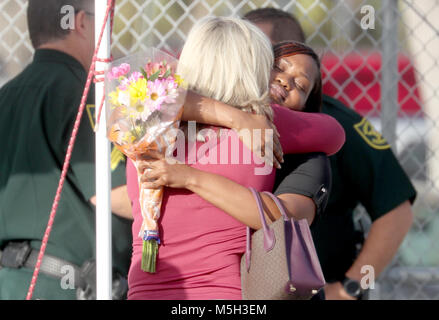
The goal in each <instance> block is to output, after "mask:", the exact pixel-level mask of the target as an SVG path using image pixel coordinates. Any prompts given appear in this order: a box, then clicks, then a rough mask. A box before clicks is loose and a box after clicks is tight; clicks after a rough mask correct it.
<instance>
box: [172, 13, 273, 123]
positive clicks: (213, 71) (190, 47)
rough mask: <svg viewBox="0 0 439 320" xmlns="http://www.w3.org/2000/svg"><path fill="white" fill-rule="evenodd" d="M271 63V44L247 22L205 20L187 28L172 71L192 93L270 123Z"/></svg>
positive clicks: (216, 19) (234, 19) (213, 18)
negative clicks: (186, 84)
mask: <svg viewBox="0 0 439 320" xmlns="http://www.w3.org/2000/svg"><path fill="white" fill-rule="evenodd" d="M273 60H274V57H273V51H272V48H271V43H270V41H269V40H268V38H267V37H266V36H265V34H264V33H263V32H262V31H260V30H259V28H258V27H256V26H255V25H253V24H252V23H250V22H248V21H245V20H242V19H238V18H226V17H208V18H205V19H203V20H201V21H199V22H198V23H196V24H195V25H194V26H193V28H192V29H191V31H190V33H189V35H188V38H187V41H186V43H185V45H184V47H183V51H182V52H181V55H180V61H179V64H178V69H177V72H178V73H179V74H180V75H181V76H182V77H183V79H184V80H185V81H186V82H187V83H188V85H189V88H190V89H191V90H193V91H195V92H197V93H199V94H201V95H203V96H206V97H210V98H213V99H215V100H219V101H222V102H224V103H227V104H229V105H232V106H235V107H237V108H240V109H243V110H245V111H253V112H255V113H257V114H265V115H266V116H267V117H268V118H269V119H270V120H272V118H273V111H272V110H271V108H270V105H269V102H270V100H269V84H270V72H271V69H272V66H273Z"/></svg>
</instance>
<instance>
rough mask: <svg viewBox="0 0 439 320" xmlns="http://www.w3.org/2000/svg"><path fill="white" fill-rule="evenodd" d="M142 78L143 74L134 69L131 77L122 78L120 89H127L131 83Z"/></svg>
mask: <svg viewBox="0 0 439 320" xmlns="http://www.w3.org/2000/svg"><path fill="white" fill-rule="evenodd" d="M141 78H143V75H142V74H141V73H140V72H138V71H134V72H133V73H132V74H131V76H130V77H129V78H124V79H122V81H121V82H120V85H119V87H118V88H119V90H122V91H125V90H127V89H128V86H129V85H130V84H131V83H135V82H137V80H139V79H141Z"/></svg>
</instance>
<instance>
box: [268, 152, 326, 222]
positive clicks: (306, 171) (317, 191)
mask: <svg viewBox="0 0 439 320" xmlns="http://www.w3.org/2000/svg"><path fill="white" fill-rule="evenodd" d="M279 180H280V181H279ZM277 184H279V185H278V186H277V188H276V189H275V192H274V194H275V195H280V194H285V193H292V194H300V195H303V196H306V197H309V198H311V199H312V200H313V201H314V203H315V205H316V208H317V213H318V214H321V213H322V212H323V211H324V210H325V208H326V204H327V203H328V198H329V193H330V189H331V166H330V163H329V159H328V157H327V156H326V155H325V154H323V153H312V154H305V155H287V156H286V157H285V162H284V168H283V169H281V170H278V172H277V175H276V185H277Z"/></svg>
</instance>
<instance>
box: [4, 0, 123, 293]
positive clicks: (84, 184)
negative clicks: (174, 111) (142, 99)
mask: <svg viewBox="0 0 439 320" xmlns="http://www.w3.org/2000/svg"><path fill="white" fill-rule="evenodd" d="M65 5H70V6H73V7H74V9H75V12H74V16H73V17H72V18H73V19H74V28H72V29H63V28H62V27H61V24H60V20H61V19H62V16H63V15H62V13H61V8H62V7H63V6H65ZM93 16H94V1H89V0H30V1H29V6H28V10H27V19H28V27H29V34H30V38H31V41H32V45H33V47H34V48H35V49H36V51H35V55H34V59H33V62H32V63H31V64H30V65H28V66H27V67H26V68H25V69H24V71H23V72H21V73H20V74H19V75H18V76H17V77H15V78H14V79H12V80H11V81H9V82H8V83H7V84H6V85H5V86H4V87H3V88H1V89H0V136H1V137H2V155H1V157H0V172H1V174H0V251H1V259H0V263H1V266H0V268H1V269H0V299H24V298H25V297H26V293H27V290H28V287H29V284H30V281H31V276H32V273H33V268H34V265H35V262H36V257H37V255H38V250H39V248H40V245H41V241H42V237H43V234H44V231H45V228H46V225H47V221H48V217H49V213H50V210H51V206H52V202H53V199H54V196H55V192H56V189H57V186H58V181H59V178H60V174H61V170H62V165H63V162H64V157H65V154H66V150H67V145H68V142H69V138H70V135H71V132H72V129H73V123H74V120H75V118H76V114H77V111H78V106H79V103H80V100H81V96H82V92H83V89H84V85H85V81H86V78H87V71H86V70H88V69H89V67H90V64H91V60H92V56H93V51H94V31H95V30H94V17H93ZM90 92H91V94H90V96H89V97H88V98H89V99H88V101H89V103H90V104H88V105H87V111H86V112H84V115H83V118H82V121H81V126H80V128H79V131H78V135H77V139H76V144H75V146H74V149H73V154H72V158H71V164H70V168H69V171H68V174H67V177H66V180H65V182H64V189H63V192H62V194H61V199H60V202H59V205H58V211H57V215H56V218H55V221H54V225H53V229H52V232H51V236H50V239H49V242H48V244H47V249H46V255H45V258H44V259H43V262H42V265H41V269H40V275H39V278H38V282H37V284H36V287H35V291H34V295H33V298H34V299H75V298H76V295H77V293H78V292H79V293H80V295H81V296H82V297H83V298H84V297H87V296H90V295H92V292H91V291H92V289H93V287H94V286H95V282H94V278H95V277H94V273H95V267H94V265H93V262H92V260H93V259H94V257H95V231H94V230H95V223H94V221H95V216H94V206H93V204H92V203H95V197H94V195H95V164H94V162H95V156H94V134H93V114H94V106H93V105H92V103H93V101H94V100H93V99H94V97H93V94H92V93H93V89H92V90H91V91H90ZM112 158H113V160H115V161H113V163H112V167H113V169H114V170H113V172H112V184H113V188H114V189H113V190H112V198H111V201H112V209H113V211H114V212H115V213H116V214H118V215H120V216H126V217H129V216H130V215H131V206H130V202H129V200H128V195H127V192H126V186H125V168H124V167H125V166H124V163H123V162H122V161H121V160H123V158H122V157H120V155H117V154H116V153H113V154H112ZM112 223H113V260H114V262H113V267H114V270H115V271H114V275H115V279H116V280H117V281H115V283H119V284H124V283H125V282H124V280H123V278H122V277H121V275H125V276H126V274H127V271H128V267H129V261H130V254H131V247H130V244H131V230H130V228H131V221H129V220H127V219H124V218H121V217H119V216H114V215H113V221H112ZM69 272H70V273H69ZM63 276H64V278H63ZM72 282H73V283H72ZM73 285H74V286H73ZM74 287H76V288H82V289H81V290H72V288H74ZM118 289H120V288H118Z"/></svg>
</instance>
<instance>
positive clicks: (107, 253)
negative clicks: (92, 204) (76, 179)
mask: <svg viewBox="0 0 439 320" xmlns="http://www.w3.org/2000/svg"><path fill="white" fill-rule="evenodd" d="M106 8H107V1H103V0H96V1H95V41H96V43H97V41H98V39H99V35H100V32H101V30H100V29H101V27H102V23H103V21H104V19H105V13H106ZM109 56H110V19H108V20H107V24H106V28H105V31H104V36H103V38H102V42H101V46H100V49H99V52H98V57H99V58H103V59H107V58H109ZM105 67H106V64H105V63H102V62H96V71H102V70H104V68H105ZM104 94H105V92H104V83H103V82H97V83H96V101H95V106H96V108H95V116H96V118H97V116H98V111H99V110H98V108H99V106H100V103H101V101H102V98H103V97H104ZM95 121H96V122H95V123H97V120H95ZM106 127H107V126H106V117H105V104H104V106H103V108H102V115H101V119H100V123H99V126H98V131H97V132H96V290H97V292H96V299H97V300H111V296H112V294H111V291H112V285H111V283H112V257H111V198H110V190H111V174H110V142H109V141H108V140H107V137H106Z"/></svg>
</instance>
